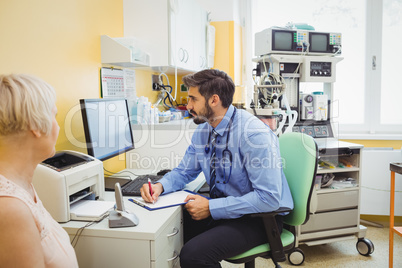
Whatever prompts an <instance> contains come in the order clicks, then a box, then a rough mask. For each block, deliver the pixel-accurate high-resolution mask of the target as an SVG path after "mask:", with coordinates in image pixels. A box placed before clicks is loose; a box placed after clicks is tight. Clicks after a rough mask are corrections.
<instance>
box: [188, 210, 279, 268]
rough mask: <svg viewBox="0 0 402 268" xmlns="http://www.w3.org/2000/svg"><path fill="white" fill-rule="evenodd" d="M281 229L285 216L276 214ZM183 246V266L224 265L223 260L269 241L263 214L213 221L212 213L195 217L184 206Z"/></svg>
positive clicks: (196, 267)
mask: <svg viewBox="0 0 402 268" xmlns="http://www.w3.org/2000/svg"><path fill="white" fill-rule="evenodd" d="M276 222H277V224H278V228H279V230H280V231H282V225H283V224H282V216H277V217H276ZM183 224H184V243H185V244H184V246H183V248H182V250H181V252H180V265H181V268H198V267H211V268H212V267H221V265H220V263H219V262H220V261H222V260H223V259H226V258H230V257H233V256H236V255H237V254H240V253H242V252H245V251H247V250H249V249H251V248H253V247H256V246H258V245H261V244H264V243H267V235H266V234H265V229H264V225H263V223H262V220H261V219H260V218H250V217H247V216H245V217H241V218H239V219H231V220H218V221H214V220H213V219H212V218H211V217H209V218H207V219H204V220H201V221H195V220H193V219H191V216H190V215H189V214H188V212H187V211H186V210H185V209H184V210H183Z"/></svg>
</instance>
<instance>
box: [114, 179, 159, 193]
mask: <svg viewBox="0 0 402 268" xmlns="http://www.w3.org/2000/svg"><path fill="white" fill-rule="evenodd" d="M162 177H163V175H141V176H138V177H137V178H136V179H134V180H132V181H129V182H127V183H126V184H124V185H123V186H122V187H121V192H122V194H123V195H124V196H141V191H140V189H141V187H142V185H144V184H145V183H148V178H149V179H151V183H152V184H155V183H157V182H158V181H159V180H160V179H161V178H162Z"/></svg>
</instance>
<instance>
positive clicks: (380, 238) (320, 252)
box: [221, 226, 402, 268]
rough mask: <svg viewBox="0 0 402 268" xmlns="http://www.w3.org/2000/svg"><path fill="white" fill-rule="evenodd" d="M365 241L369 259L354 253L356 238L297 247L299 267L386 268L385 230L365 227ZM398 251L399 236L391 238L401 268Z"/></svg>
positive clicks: (261, 265) (259, 266)
mask: <svg viewBox="0 0 402 268" xmlns="http://www.w3.org/2000/svg"><path fill="white" fill-rule="evenodd" d="M365 238H367V239H370V240H371V242H373V244H374V252H373V253H372V254H371V255H370V256H369V257H365V256H362V255H360V254H359V253H358V251H357V250H356V241H357V238H356V239H354V240H344V241H340V242H333V243H329V244H323V245H317V246H310V247H309V246H307V245H300V246H299V248H300V249H302V250H303V252H304V255H305V261H304V263H303V264H302V265H300V266H299V267H339V268H340V267H342V268H347V267H350V268H358V267H362V268H371V267H373V268H374V267H375V268H380V267H388V256H389V255H388V253H389V228H388V227H384V228H377V227H371V226H367V233H366V236H365ZM400 252H402V237H399V236H398V235H394V267H402V255H401V254H398V253H400ZM221 264H222V267H223V268H240V267H244V265H240V264H231V263H228V262H222V263H221ZM280 265H281V266H282V267H283V268H285V267H293V268H295V267H297V266H293V265H291V264H290V263H289V262H288V261H286V262H281V263H280ZM269 267H274V264H273V262H272V261H271V260H269V259H268V260H267V259H263V258H257V260H256V268H269Z"/></svg>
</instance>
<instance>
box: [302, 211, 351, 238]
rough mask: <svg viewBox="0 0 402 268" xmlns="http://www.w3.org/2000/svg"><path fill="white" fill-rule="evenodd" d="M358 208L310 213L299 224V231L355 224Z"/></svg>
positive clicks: (328, 228) (321, 229) (312, 230)
mask: <svg viewBox="0 0 402 268" xmlns="http://www.w3.org/2000/svg"><path fill="white" fill-rule="evenodd" d="M357 223H358V210H357V209H349V210H342V211H334V212H325V213H318V214H312V215H310V219H309V220H308V222H307V223H306V224H304V225H301V226H300V230H301V233H309V232H316V231H326V230H331V229H339V228H347V227H354V226H357Z"/></svg>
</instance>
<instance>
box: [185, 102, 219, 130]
mask: <svg viewBox="0 0 402 268" xmlns="http://www.w3.org/2000/svg"><path fill="white" fill-rule="evenodd" d="M190 113H191V114H194V115H195V116H194V118H193V121H194V123H195V124H197V125H199V124H202V123H205V122H209V121H210V120H211V119H212V118H213V116H214V112H213V111H212V109H211V107H209V105H208V103H206V104H205V107H204V109H203V110H202V111H200V112H199V113H198V114H197V113H196V112H195V111H194V110H190Z"/></svg>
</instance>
